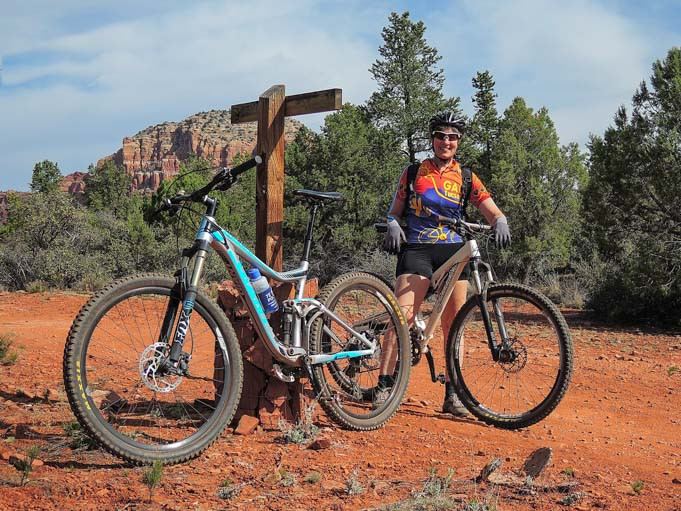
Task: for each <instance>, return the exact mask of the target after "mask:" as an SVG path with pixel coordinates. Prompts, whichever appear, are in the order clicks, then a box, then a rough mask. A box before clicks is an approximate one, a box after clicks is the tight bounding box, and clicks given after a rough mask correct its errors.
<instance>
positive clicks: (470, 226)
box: [374, 215, 493, 233]
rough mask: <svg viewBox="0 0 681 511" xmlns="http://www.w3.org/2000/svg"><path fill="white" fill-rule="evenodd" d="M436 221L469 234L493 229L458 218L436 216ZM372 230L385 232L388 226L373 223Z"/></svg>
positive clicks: (489, 226)
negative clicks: (459, 228)
mask: <svg viewBox="0 0 681 511" xmlns="http://www.w3.org/2000/svg"><path fill="white" fill-rule="evenodd" d="M438 220H439V221H440V222H442V223H446V224H449V225H451V226H452V227H454V228H455V229H456V228H457V227H461V228H463V229H464V230H465V231H467V232H469V233H479V232H485V231H491V230H492V229H493V227H492V226H491V225H487V224H483V223H472V222H466V221H465V220H461V219H458V218H449V217H445V216H439V215H438ZM374 228H375V229H376V231H378V232H386V231H387V230H388V224H386V223H384V222H379V223H375V224H374Z"/></svg>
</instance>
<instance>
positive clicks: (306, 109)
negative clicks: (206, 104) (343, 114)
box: [230, 89, 343, 124]
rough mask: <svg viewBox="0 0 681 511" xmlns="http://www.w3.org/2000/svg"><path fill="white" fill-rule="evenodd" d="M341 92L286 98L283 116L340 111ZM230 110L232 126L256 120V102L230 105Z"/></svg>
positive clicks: (337, 90) (322, 91) (322, 92)
mask: <svg viewBox="0 0 681 511" xmlns="http://www.w3.org/2000/svg"><path fill="white" fill-rule="evenodd" d="M342 92H343V90H342V89H328V90H321V91H316V92H306V93H305V94H295V95H293V96H286V99H285V101H284V115H285V116H287V117H288V116H291V115H303V114H315V113H317V112H328V111H329V110H340V109H341V107H342V106H343V94H342ZM230 110H231V113H232V124H239V123H242V122H252V121H257V120H258V101H252V102H250V103H241V104H238V105H232V106H231V108H230Z"/></svg>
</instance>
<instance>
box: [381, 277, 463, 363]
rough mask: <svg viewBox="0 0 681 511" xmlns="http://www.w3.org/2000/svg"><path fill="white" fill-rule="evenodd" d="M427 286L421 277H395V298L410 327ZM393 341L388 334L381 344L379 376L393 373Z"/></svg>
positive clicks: (393, 336) (394, 359) (391, 335)
mask: <svg viewBox="0 0 681 511" xmlns="http://www.w3.org/2000/svg"><path fill="white" fill-rule="evenodd" d="M429 285H430V280H429V279H427V278H426V277H422V276H421V275H414V274H406V275H400V276H399V277H397V282H395V296H396V297H397V303H399V304H400V307H401V308H402V312H403V313H404V315H405V317H406V319H407V324H409V325H411V323H412V322H413V320H414V314H415V313H416V312H417V311H418V310H419V307H421V303H422V302H423V298H424V297H425V296H426V292H427V291H428V286H429ZM464 298H465V296H464ZM395 341H396V337H395V335H394V334H392V333H390V332H388V333H387V334H386V336H385V341H384V343H383V350H382V351H381V370H380V374H381V375H392V374H393V372H394V371H395V364H396V362H397V350H396V349H395Z"/></svg>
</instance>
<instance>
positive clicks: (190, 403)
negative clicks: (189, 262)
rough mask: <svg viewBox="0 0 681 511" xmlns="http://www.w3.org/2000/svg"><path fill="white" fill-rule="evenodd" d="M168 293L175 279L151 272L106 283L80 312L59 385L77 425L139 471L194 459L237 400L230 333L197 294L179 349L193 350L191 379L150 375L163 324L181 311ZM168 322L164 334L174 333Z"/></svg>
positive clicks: (235, 353) (236, 363) (236, 359)
mask: <svg viewBox="0 0 681 511" xmlns="http://www.w3.org/2000/svg"><path fill="white" fill-rule="evenodd" d="M174 288H175V280H174V279H172V278H168V277H165V276H163V275H155V274H149V275H141V276H136V277H128V278H124V279H120V280H117V281H115V282H113V283H111V284H110V285H108V286H107V287H106V288H104V289H103V290H101V291H100V292H98V293H97V294H95V295H94V296H93V297H92V298H91V299H90V300H89V301H88V302H87V303H86V304H85V305H84V306H83V307H82V308H81V310H80V312H79V313H78V315H77V316H76V318H75V319H74V321H73V324H72V326H71V329H70V331H69V334H68V338H67V341H66V346H65V348H64V361H63V372H64V386H65V388H66V394H67V396H68V399H69V404H70V406H71V409H72V410H73V413H74V414H75V416H76V418H77V419H78V421H79V422H80V424H81V426H82V427H83V428H84V430H85V431H86V432H87V434H88V435H90V436H91V437H92V438H93V439H95V440H96V441H97V442H98V443H99V444H100V445H101V446H102V447H103V448H104V449H105V450H107V451H109V452H110V453H112V454H114V455H115V456H117V457H119V458H122V459H124V460H126V461H128V462H130V463H132V464H136V465H143V464H151V463H153V462H154V461H156V460H160V461H161V462H163V463H164V464H168V465H171V464H176V463H182V462H186V461H188V460H190V459H193V458H195V457H197V456H199V455H200V454H201V453H202V452H203V451H204V450H205V449H207V448H208V447H209V446H210V445H211V444H212V443H213V442H214V441H215V440H216V439H217V438H218V436H219V435H220V433H221V432H222V431H223V429H224V428H225V426H226V425H228V424H229V423H230V421H231V420H232V418H233V416H234V412H235V411H236V407H237V405H238V403H239V399H240V396H241V390H242V385H243V366H242V360H241V350H240V349H239V343H238V341H237V338H236V335H235V333H234V330H233V328H232V325H231V324H230V322H229V321H228V319H227V318H226V317H225V315H224V313H223V312H222V311H221V310H220V309H219V308H218V307H217V305H216V304H215V303H214V302H213V301H211V300H210V299H209V298H208V297H207V296H205V295H204V294H202V293H198V295H197V296H196V300H195V307H194V311H193V313H192V316H191V321H190V326H189V329H188V331H187V334H186V339H185V343H184V345H183V350H184V351H186V352H187V351H188V350H191V359H190V360H189V361H188V367H189V372H188V374H186V375H185V376H183V377H182V378H180V379H179V380H178V378H177V377H175V376H173V375H168V374H166V375H162V373H156V372H153V371H150V370H149V368H150V366H151V365H152V364H154V363H156V362H157V361H158V360H159V357H160V352H161V351H162V350H163V346H164V343H160V344H159V343H158V341H159V338H160V336H162V334H161V330H162V325H163V319H164V318H165V317H171V316H172V314H173V312H179V308H181V307H182V300H181V297H179V296H178V295H177V293H176V292H175V290H174ZM176 307H177V308H178V309H177V310H175V309H174V308H176ZM168 310H170V311H171V315H170V316H166V314H167V311H168ZM175 316H179V313H177V314H175ZM175 316H172V317H173V318H174V319H173V321H172V323H171V322H170V321H168V323H167V324H170V328H166V329H165V330H166V331H169V332H171V334H170V335H171V336H172V333H174V332H175V328H176V326H177V317H175ZM222 341H224V342H222Z"/></svg>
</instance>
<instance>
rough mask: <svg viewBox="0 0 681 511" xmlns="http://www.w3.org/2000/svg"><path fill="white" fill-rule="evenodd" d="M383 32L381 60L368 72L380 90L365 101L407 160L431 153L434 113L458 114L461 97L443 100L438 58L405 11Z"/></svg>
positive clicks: (421, 29) (394, 16)
mask: <svg viewBox="0 0 681 511" xmlns="http://www.w3.org/2000/svg"><path fill="white" fill-rule="evenodd" d="M389 21H390V24H389V25H388V26H387V27H385V28H383V31H382V36H383V42H384V44H383V46H381V47H380V48H379V49H378V52H379V54H380V58H379V59H377V60H376V61H375V62H374V63H373V64H372V66H371V68H370V70H369V71H370V72H371V75H372V76H373V78H374V80H376V82H377V83H378V90H377V91H376V92H374V93H373V94H372V95H371V97H370V98H369V101H368V108H369V112H370V113H371V116H372V119H373V120H374V122H375V123H376V124H377V125H378V126H379V127H380V128H383V129H384V130H386V131H388V132H389V133H391V134H392V136H393V137H394V139H395V140H396V141H397V142H398V143H399V144H400V146H402V148H403V150H404V151H405V153H406V154H407V155H408V157H409V160H410V161H414V160H415V159H416V155H417V154H418V153H420V152H422V151H426V150H428V149H430V140H429V138H430V136H429V133H428V119H429V118H430V117H431V116H432V115H433V114H434V113H436V112H438V111H442V110H453V111H456V112H458V113H460V107H459V102H460V100H459V98H445V97H444V95H443V94H442V86H443V84H444V73H443V70H442V69H441V68H439V67H437V64H438V62H439V61H440V59H441V58H442V57H440V55H439V54H438V51H437V49H436V48H434V47H431V46H428V44H427V42H426V40H425V38H424V34H425V31H426V26H425V25H424V24H423V22H422V21H418V22H416V23H414V22H413V21H412V20H411V18H410V17H409V12H404V13H402V14H401V15H400V14H397V13H395V12H393V13H392V14H390V17H389Z"/></svg>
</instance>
